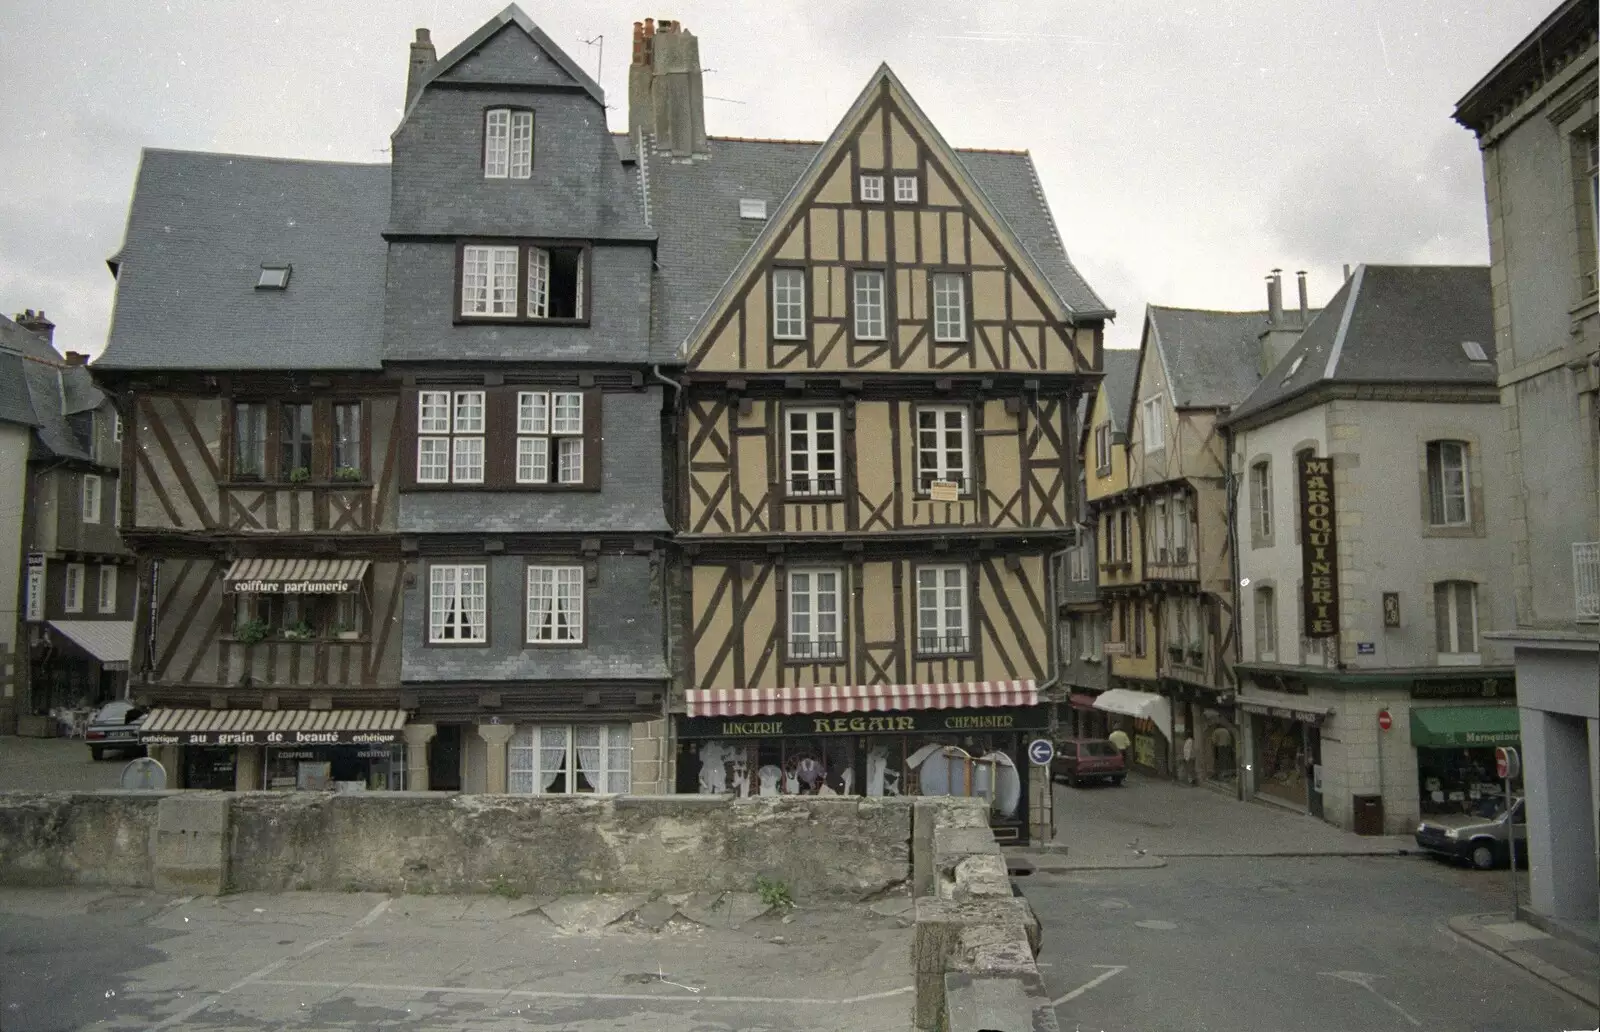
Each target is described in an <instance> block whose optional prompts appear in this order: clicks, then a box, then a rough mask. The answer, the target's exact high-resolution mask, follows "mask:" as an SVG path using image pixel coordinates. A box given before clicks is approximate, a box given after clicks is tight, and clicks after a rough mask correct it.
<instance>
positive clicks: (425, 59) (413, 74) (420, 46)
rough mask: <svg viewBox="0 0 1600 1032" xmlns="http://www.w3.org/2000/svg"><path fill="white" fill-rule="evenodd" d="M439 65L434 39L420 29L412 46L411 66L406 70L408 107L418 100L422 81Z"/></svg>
mask: <svg viewBox="0 0 1600 1032" xmlns="http://www.w3.org/2000/svg"><path fill="white" fill-rule="evenodd" d="M438 63H439V55H438V54H437V53H435V52H434V49H433V39H432V37H430V36H429V35H428V30H427V29H418V30H417V38H416V40H415V41H414V42H413V43H412V44H411V66H410V67H409V68H407V69H406V107H410V106H411V102H412V101H413V100H416V99H417V93H418V91H420V90H421V89H422V80H423V79H426V78H427V77H428V73H429V72H431V71H433V66H434V65H435V64H438Z"/></svg>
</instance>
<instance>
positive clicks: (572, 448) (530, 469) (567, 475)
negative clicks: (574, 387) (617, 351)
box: [516, 391, 584, 484]
mask: <svg viewBox="0 0 1600 1032" xmlns="http://www.w3.org/2000/svg"><path fill="white" fill-rule="evenodd" d="M583 447H584V439H583V392H581V391H519V392H517V472H516V477H517V483H519V484H550V483H556V484H581V483H583Z"/></svg>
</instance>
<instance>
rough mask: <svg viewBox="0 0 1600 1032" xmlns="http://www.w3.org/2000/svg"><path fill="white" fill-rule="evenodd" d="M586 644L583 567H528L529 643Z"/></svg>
mask: <svg viewBox="0 0 1600 1032" xmlns="http://www.w3.org/2000/svg"><path fill="white" fill-rule="evenodd" d="M581 641H583V567H581V566H530V567H528V643H529V644H531V645H550V644H558V645H569V644H573V643H576V642H581Z"/></svg>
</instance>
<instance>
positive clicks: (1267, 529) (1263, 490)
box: [1250, 459, 1272, 537]
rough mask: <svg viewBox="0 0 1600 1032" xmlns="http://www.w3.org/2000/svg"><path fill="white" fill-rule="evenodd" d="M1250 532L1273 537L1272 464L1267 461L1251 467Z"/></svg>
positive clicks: (1259, 535)
mask: <svg viewBox="0 0 1600 1032" xmlns="http://www.w3.org/2000/svg"><path fill="white" fill-rule="evenodd" d="M1250 530H1251V532H1252V533H1253V534H1255V535H1256V536H1257V537H1271V536H1272V464H1271V463H1270V462H1268V461H1267V460H1266V459H1263V460H1261V461H1260V462H1257V463H1254V464H1252V465H1251V467H1250Z"/></svg>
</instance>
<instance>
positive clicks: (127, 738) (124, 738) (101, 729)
mask: <svg viewBox="0 0 1600 1032" xmlns="http://www.w3.org/2000/svg"><path fill="white" fill-rule="evenodd" d="M144 714H145V711H144V710H143V709H141V708H140V707H138V706H135V705H134V704H133V703H131V702H108V703H106V704H105V705H104V706H101V707H100V712H98V713H96V714H95V715H94V719H93V720H92V721H90V722H89V729H88V730H87V731H86V732H84V735H83V737H84V740H85V741H87V742H88V743H89V755H90V756H91V757H93V758H94V759H96V760H103V759H105V755H106V753H108V752H111V751H113V750H122V751H123V752H128V753H132V754H135V755H141V756H142V755H143V754H144V747H143V746H142V745H140V744H139V723H140V722H141V721H143V720H144Z"/></svg>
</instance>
